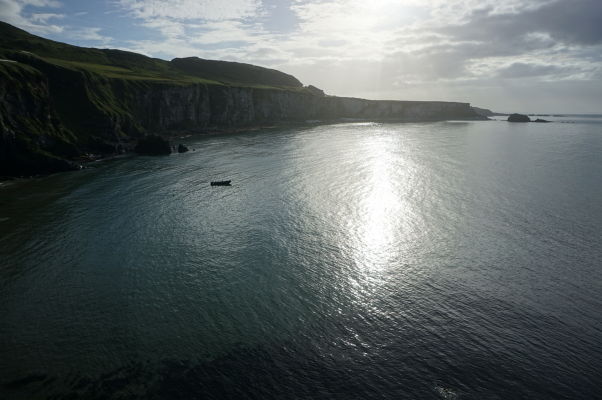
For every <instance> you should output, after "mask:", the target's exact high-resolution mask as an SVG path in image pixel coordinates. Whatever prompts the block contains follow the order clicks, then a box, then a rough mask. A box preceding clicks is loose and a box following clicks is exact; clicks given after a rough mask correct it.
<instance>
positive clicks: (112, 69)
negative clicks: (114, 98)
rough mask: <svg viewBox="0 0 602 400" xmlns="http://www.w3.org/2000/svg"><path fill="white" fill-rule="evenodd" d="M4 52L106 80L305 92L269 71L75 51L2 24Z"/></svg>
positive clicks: (292, 80)
mask: <svg viewBox="0 0 602 400" xmlns="http://www.w3.org/2000/svg"><path fill="white" fill-rule="evenodd" d="M2 49H4V50H2ZM3 52H4V53H6V52H8V53H10V52H13V53H14V52H29V53H32V56H37V57H39V58H41V59H43V60H44V61H46V62H48V63H51V64H54V65H57V66H61V67H63V68H68V69H73V70H79V71H86V72H90V73H94V74H98V75H101V76H104V77H106V78H116V79H126V80H148V81H152V82H163V83H170V84H177V85H190V84H199V83H201V84H209V85H227V86H237V87H252V88H257V89H279V90H294V91H299V90H300V89H302V84H301V82H299V81H298V80H297V79H296V78H294V77H293V76H291V75H287V74H284V73H282V72H280V71H276V70H272V69H269V68H263V67H258V66H255V65H250V64H243V63H236V62H225V61H214V60H203V59H199V58H196V57H190V58H179V59H174V60H172V61H165V60H161V59H158V58H152V57H147V56H144V55H142V54H137V53H133V52H129V51H123V50H114V49H95V48H85V47H78V46H72V45H69V44H65V43H60V42H55V41H53V40H48V39H44V38H41V37H38V36H35V35H31V34H29V33H27V32H26V31H24V30H21V29H18V28H15V27H13V26H11V25H9V24H6V23H4V22H0V58H2V53H3ZM21 61H23V60H21Z"/></svg>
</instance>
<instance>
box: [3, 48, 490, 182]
mask: <svg viewBox="0 0 602 400" xmlns="http://www.w3.org/2000/svg"><path fill="white" fill-rule="evenodd" d="M13 58H16V59H18V60H19V61H18V62H7V61H4V62H2V63H1V64H2V68H3V69H2V72H3V74H4V77H3V79H2V81H1V83H0V111H1V113H0V149H1V150H0V175H23V174H25V175H27V174H34V173H43V172H53V171H59V170H65V169H68V168H70V167H72V165H70V164H69V163H67V162H65V159H73V158H75V157H77V156H79V155H82V154H84V153H101V154H109V153H116V152H121V151H124V149H127V148H128V147H131V144H132V142H133V141H135V139H136V138H138V137H140V136H142V135H146V134H149V133H159V134H170V133H175V132H182V131H188V132H203V131H206V130H208V129H224V128H225V129H227V128H244V127H252V126H265V125H272V124H279V123H295V122H303V121H306V120H322V121H332V120H339V119H347V118H348V119H364V120H397V121H436V120H445V119H449V118H459V119H478V118H479V117H478V116H477V115H476V114H475V113H474V112H473V111H472V109H471V108H470V106H469V104H468V103H448V102H411V101H371V100H363V99H355V98H343V97H331V96H322V95H319V94H314V93H312V92H309V91H304V90H293V89H289V90H286V89H276V88H273V89H264V88H253V87H235V86H227V85H219V84H205V83H193V84H178V83H167V82H153V81H151V80H128V79H119V78H115V79H112V78H107V77H104V76H100V75H96V74H93V73H89V72H86V71H77V70H73V69H69V68H61V67H60V66H57V65H54V64H50V63H47V62H45V61H44V60H42V59H39V58H37V57H35V56H32V55H17V56H15V57H13Z"/></svg>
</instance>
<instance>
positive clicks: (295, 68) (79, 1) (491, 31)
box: [0, 0, 602, 114]
mask: <svg viewBox="0 0 602 400" xmlns="http://www.w3.org/2000/svg"><path fill="white" fill-rule="evenodd" d="M0 20H2V21H5V22H8V23H10V24H13V25H15V26H18V27H20V28H22V29H25V30H27V31H29V32H31V33H34V34H37V35H40V36H43V37H47V38H50V39H53V40H58V41H62V42H66V43H70V44H75V45H79V46H86V47H100V48H117V49H124V50H130V51H135V52H139V53H143V54H146V55H149V56H152V57H158V58H162V59H166V60H170V59H172V58H174V57H189V56H197V57H201V58H208V59H219V60H228V61H239V62H246V63H251V64H256V65H261V66H264V67H269V68H275V69H278V70H281V71H283V72H286V73H289V74H292V75H294V76H296V77H297V78H298V79H299V80H301V81H302V82H303V83H304V84H305V85H310V84H311V85H314V86H317V87H319V88H321V89H323V90H324V91H325V92H326V93H328V94H332V95H338V96H353V97H363V98H369V99H391V100H444V101H464V102H470V103H471V104H473V105H475V106H479V107H485V108H490V109H492V110H494V111H500V112H529V113H538V112H541V113H570V112H573V113H598V114H602V62H601V61H602V0H396V1H394V0H171V1H159V0H97V1H88V0H0Z"/></svg>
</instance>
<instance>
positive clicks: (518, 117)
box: [508, 113, 531, 122]
mask: <svg viewBox="0 0 602 400" xmlns="http://www.w3.org/2000/svg"><path fill="white" fill-rule="evenodd" d="M508 122H531V118H529V116H528V115H524V114H516V113H515V114H510V115H509V116H508Z"/></svg>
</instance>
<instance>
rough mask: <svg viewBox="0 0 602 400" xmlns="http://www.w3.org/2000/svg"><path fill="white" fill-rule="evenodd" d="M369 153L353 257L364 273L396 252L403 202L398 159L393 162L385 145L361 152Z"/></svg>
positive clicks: (375, 143) (379, 144) (376, 144)
mask: <svg viewBox="0 0 602 400" xmlns="http://www.w3.org/2000/svg"><path fill="white" fill-rule="evenodd" d="M365 151H367V152H368V153H369V158H368V162H369V164H368V165H367V166H366V170H367V172H368V174H367V175H366V178H365V182H364V186H365V189H364V190H363V191H362V192H361V196H362V197H361V198H360V199H359V207H358V215H357V221H354V224H355V225H356V232H355V238H356V240H357V243H356V245H355V246H354V249H355V255H354V258H355V260H356V262H358V264H360V265H361V266H362V267H364V268H367V269H368V270H375V269H377V270H378V269H381V268H383V267H384V266H385V264H386V263H387V261H388V260H390V259H391V257H392V256H394V255H395V253H396V252H397V251H396V250H397V249H396V245H395V244H396V239H397V237H398V235H399V233H400V232H399V231H400V228H401V227H400V218H401V215H402V213H403V199H402V198H401V196H400V194H399V193H398V190H397V187H398V185H399V182H398V180H399V178H400V176H399V175H400V173H401V171H400V165H399V161H400V160H399V159H394V157H393V154H391V152H390V150H389V149H388V144H387V143H386V142H383V141H375V142H372V143H371V144H370V146H369V147H368V148H366V149H365Z"/></svg>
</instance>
